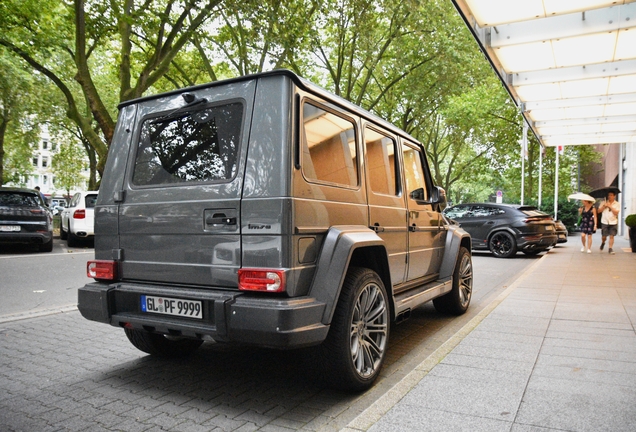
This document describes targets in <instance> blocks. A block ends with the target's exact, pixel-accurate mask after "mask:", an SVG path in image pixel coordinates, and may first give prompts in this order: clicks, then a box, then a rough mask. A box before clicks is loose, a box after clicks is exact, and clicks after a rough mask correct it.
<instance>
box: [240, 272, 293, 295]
mask: <svg viewBox="0 0 636 432" xmlns="http://www.w3.org/2000/svg"><path fill="white" fill-rule="evenodd" d="M238 279H239V289H240V290H242V291H261V292H284V291H285V272H284V271H283V270H261V269H240V270H239V271H238Z"/></svg>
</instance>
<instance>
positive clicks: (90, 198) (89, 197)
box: [84, 195, 97, 208]
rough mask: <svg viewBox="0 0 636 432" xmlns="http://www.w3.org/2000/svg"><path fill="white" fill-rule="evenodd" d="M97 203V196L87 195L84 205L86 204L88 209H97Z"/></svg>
mask: <svg viewBox="0 0 636 432" xmlns="http://www.w3.org/2000/svg"><path fill="white" fill-rule="evenodd" d="M96 202H97V195H86V197H85V198H84V203H85V204H86V208H93V207H95V203H96Z"/></svg>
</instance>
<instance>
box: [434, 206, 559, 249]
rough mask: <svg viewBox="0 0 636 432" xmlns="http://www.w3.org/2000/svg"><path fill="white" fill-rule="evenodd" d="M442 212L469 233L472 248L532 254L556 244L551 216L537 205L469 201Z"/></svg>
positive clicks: (555, 234) (554, 228)
mask: <svg viewBox="0 0 636 432" xmlns="http://www.w3.org/2000/svg"><path fill="white" fill-rule="evenodd" d="M444 214H445V215H446V216H447V217H449V218H451V219H453V220H455V221H456V222H458V223H459V224H460V226H461V227H462V228H463V229H464V230H466V231H468V233H469V234H470V235H471V237H472V239H473V242H472V245H473V249H474V250H483V249H485V250H490V251H491V252H492V253H493V255H494V256H496V257H498V258H509V257H511V256H514V255H515V254H516V253H517V251H521V252H523V253H525V254H526V255H535V254H538V253H539V252H543V251H546V250H548V249H550V248H551V247H553V246H554V245H555V244H557V239H558V237H557V232H556V226H555V223H554V220H553V219H552V216H550V215H549V214H546V213H543V212H542V211H539V210H537V208H536V207H531V206H520V205H513V204H493V203H468V204H458V205H456V206H453V207H448V208H447V209H445V210H444Z"/></svg>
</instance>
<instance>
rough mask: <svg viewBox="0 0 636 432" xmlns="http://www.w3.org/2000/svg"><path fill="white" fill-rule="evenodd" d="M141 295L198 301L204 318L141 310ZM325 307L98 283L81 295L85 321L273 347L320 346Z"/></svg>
mask: <svg viewBox="0 0 636 432" xmlns="http://www.w3.org/2000/svg"><path fill="white" fill-rule="evenodd" d="M141 295H152V296H159V297H169V298H179V299H189V300H198V301H201V302H202V304H203V319H192V318H182V317H175V316H168V315H159V314H153V313H146V312H142V311H141V300H140V297H141ZM324 308H325V305H324V303H320V302H318V301H316V300H315V299H313V298H310V297H298V298H282V297H281V298H268V297H263V296H256V295H247V294H245V293H241V292H238V291H230V290H220V289H215V290H211V289H200V288H174V287H158V286H153V285H143V284H129V283H117V284H105V283H100V282H95V283H91V284H87V285H85V286H84V287H83V288H80V289H79V291H78V309H79V311H80V312H81V314H82V316H84V318H86V319H89V320H92V321H97V322H102V323H107V324H110V325H112V326H116V327H127V328H134V329H138V330H146V331H150V332H154V333H162V334H168V335H172V336H183V337H189V338H197V339H204V340H206V339H213V340H216V341H219V342H238V343H245V344H251V345H258V346H266V347H274V348H297V347H303V346H310V345H316V344H319V343H320V342H322V341H323V340H324V339H325V337H326V336H327V332H328V330H329V327H328V326H326V325H324V324H322V323H321V318H322V316H323V312H324Z"/></svg>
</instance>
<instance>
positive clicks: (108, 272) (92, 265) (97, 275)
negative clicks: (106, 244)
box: [86, 260, 117, 280]
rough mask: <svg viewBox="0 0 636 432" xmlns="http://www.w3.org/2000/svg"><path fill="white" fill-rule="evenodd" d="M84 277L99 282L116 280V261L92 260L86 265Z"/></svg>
mask: <svg viewBox="0 0 636 432" xmlns="http://www.w3.org/2000/svg"><path fill="white" fill-rule="evenodd" d="M86 275H87V276H88V277H90V278H93V279H99V280H116V279H117V261H106V260H94V261H89V262H88V263H87V265H86Z"/></svg>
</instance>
